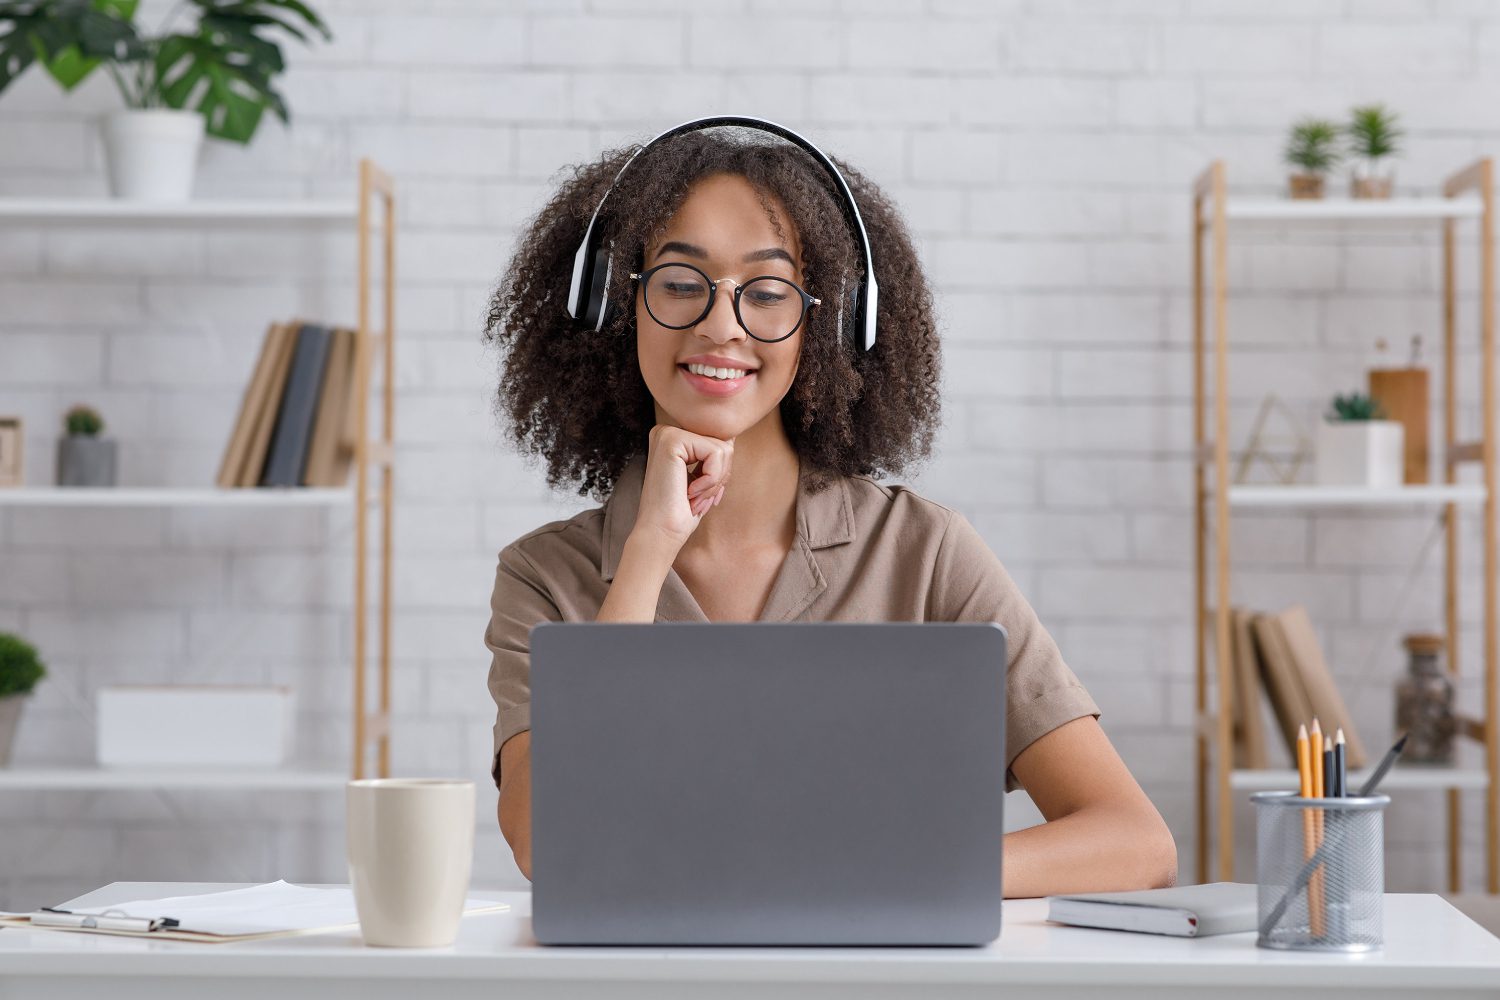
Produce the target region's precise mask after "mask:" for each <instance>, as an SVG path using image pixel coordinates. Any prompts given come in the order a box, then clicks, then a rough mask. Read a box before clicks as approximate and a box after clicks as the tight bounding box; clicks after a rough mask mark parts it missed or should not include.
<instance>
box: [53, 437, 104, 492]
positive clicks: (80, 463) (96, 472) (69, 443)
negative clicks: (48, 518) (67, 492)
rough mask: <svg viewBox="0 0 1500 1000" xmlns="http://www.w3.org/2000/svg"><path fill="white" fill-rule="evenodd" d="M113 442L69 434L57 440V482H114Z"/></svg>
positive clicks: (66, 483) (69, 484)
mask: <svg viewBox="0 0 1500 1000" xmlns="http://www.w3.org/2000/svg"><path fill="white" fill-rule="evenodd" d="M114 484H115V442H114V441H112V440H110V439H108V438H97V437H85V436H83V435H79V434H69V435H67V436H65V437H63V438H61V439H60V440H59V441H58V442H57V485H59V486H113V485H114Z"/></svg>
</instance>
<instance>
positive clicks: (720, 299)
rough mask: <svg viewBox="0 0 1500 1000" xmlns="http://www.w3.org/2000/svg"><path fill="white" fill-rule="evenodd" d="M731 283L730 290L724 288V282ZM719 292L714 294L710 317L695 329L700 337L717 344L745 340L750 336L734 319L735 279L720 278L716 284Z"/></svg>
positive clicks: (705, 318)
mask: <svg viewBox="0 0 1500 1000" xmlns="http://www.w3.org/2000/svg"><path fill="white" fill-rule="evenodd" d="M726 281H727V282H729V288H728V289H725V288H724V284H723V283H724V282H726ZM714 286H715V287H716V288H718V291H717V292H715V293H714V303H713V305H712V306H710V307H709V310H708V315H707V316H705V317H703V318H702V319H701V320H699V321H698V325H697V326H696V327H694V329H695V330H697V331H698V335H699V336H700V337H705V338H707V339H708V340H711V341H713V342H714V343H715V344H727V343H729V342H730V341H734V340H744V339H745V338H746V337H747V336H748V334H746V333H745V331H744V328H743V327H741V326H740V323H739V320H737V319H735V318H734V279H733V278H720V279H718V280H717V281H715V282H714Z"/></svg>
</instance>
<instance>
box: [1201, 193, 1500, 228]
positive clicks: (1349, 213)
mask: <svg viewBox="0 0 1500 1000" xmlns="http://www.w3.org/2000/svg"><path fill="white" fill-rule="evenodd" d="M1483 211H1484V206H1483V203H1481V202H1480V200H1479V199H1478V198H1472V197H1466V198H1389V199H1373V198H1372V199H1354V198H1324V199H1318V200H1313V199H1308V200H1297V199H1292V198H1233V197H1231V198H1229V199H1227V200H1226V201H1225V203H1224V215H1225V218H1228V219H1230V220H1232V221H1237V222H1378V221H1384V220H1402V219H1410V220H1424V219H1473V218H1478V217H1479V216H1480V215H1481V214H1483Z"/></svg>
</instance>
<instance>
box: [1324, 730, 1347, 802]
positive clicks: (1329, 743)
mask: <svg viewBox="0 0 1500 1000" xmlns="http://www.w3.org/2000/svg"><path fill="white" fill-rule="evenodd" d="M1339 732H1343V730H1342V729H1340V730H1339ZM1338 796H1339V775H1338V772H1337V771H1335V770H1334V769H1333V740H1331V739H1329V738H1328V737H1327V736H1325V737H1323V797H1324V798H1329V799H1336V798H1338Z"/></svg>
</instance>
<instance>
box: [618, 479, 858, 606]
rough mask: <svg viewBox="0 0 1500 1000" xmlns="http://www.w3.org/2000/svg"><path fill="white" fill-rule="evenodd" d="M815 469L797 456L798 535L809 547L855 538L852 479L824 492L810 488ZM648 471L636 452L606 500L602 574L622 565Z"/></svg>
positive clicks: (834, 480)
mask: <svg viewBox="0 0 1500 1000" xmlns="http://www.w3.org/2000/svg"><path fill="white" fill-rule="evenodd" d="M812 471H813V470H812V469H811V468H810V467H809V466H808V465H807V464H806V463H804V462H803V461H802V458H801V456H800V455H799V456H798V458H797V483H798V489H797V538H798V540H799V541H800V542H801V543H802V544H803V545H804V546H805V547H807V548H809V549H823V548H827V547H828V546H830V545H842V544H843V543H845V542H852V541H854V507H853V504H852V503H851V501H850V499H849V483H848V481H847V479H845V477H844V476H841V475H835V476H834V479H833V482H832V483H831V484H830V485H829V486H827V487H826V488H824V490H823V491H822V492H821V493H813V492H812V491H811V489H810V488H809V482H810V476H811V473H812ZM645 475H646V456H645V454H644V453H642V454H637V455H635V456H634V457H633V458H631V459H630V461H629V462H627V463H626V465H625V468H624V470H623V471H622V472H621V473H620V477H619V479H617V480H616V481H615V488H614V490H613V492H611V493H610V496H609V499H608V500H607V501H606V502H605V504H604V552H603V555H602V557H601V558H600V562H599V575H600V576H602V577H603V578H604V579H606V580H613V579H614V577H615V570H616V569H617V568H618V567H619V565H620V555H621V553H622V552H623V551H624V549H625V540H626V539H627V538H629V537H630V531H631V529H632V528H634V527H635V516H636V512H637V511H638V510H639V509H640V503H641V484H642V483H643V482H644V480H645Z"/></svg>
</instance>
